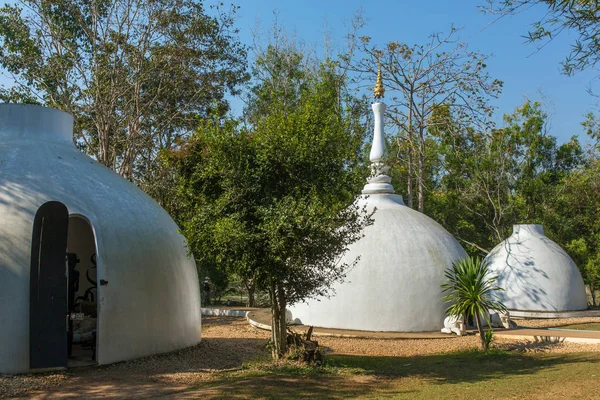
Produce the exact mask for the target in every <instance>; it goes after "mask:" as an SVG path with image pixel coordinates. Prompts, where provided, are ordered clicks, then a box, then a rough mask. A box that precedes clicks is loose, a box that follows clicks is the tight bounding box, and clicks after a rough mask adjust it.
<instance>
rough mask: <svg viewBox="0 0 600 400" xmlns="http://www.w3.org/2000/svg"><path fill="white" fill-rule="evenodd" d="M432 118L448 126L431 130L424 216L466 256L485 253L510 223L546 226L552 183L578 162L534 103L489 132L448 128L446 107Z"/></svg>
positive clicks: (577, 149)
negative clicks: (434, 158) (434, 156)
mask: <svg viewBox="0 0 600 400" xmlns="http://www.w3.org/2000/svg"><path fill="white" fill-rule="evenodd" d="M433 118H438V119H446V120H447V121H446V122H444V123H443V124H439V125H438V126H439V127H440V128H437V129H435V130H432V135H433V136H434V137H435V139H436V145H437V147H436V150H437V152H438V157H439V163H438V164H437V165H436V166H437V167H438V168H439V169H437V170H435V171H434V172H433V173H432V176H434V177H435V179H433V180H432V181H431V187H432V192H433V193H432V195H431V196H430V206H429V207H430V211H429V215H431V216H432V217H434V218H435V219H436V220H438V221H440V223H442V225H444V226H445V227H446V228H447V229H448V230H449V231H450V232H452V233H453V234H454V235H455V236H457V237H458V238H459V239H460V240H462V241H463V242H465V243H467V244H469V247H467V250H468V251H470V252H471V253H472V254H473V253H479V252H484V253H485V252H487V251H489V250H490V249H491V248H492V247H494V246H495V245H496V244H497V243H498V242H500V241H502V240H503V239H504V238H505V237H506V236H507V235H508V234H509V232H510V230H511V227H512V225H513V224H515V223H525V222H529V223H547V222H548V221H549V216H550V212H551V210H552V209H553V207H552V204H553V202H554V201H555V198H556V193H557V190H556V189H557V186H558V185H560V184H561V182H562V181H563V179H564V178H565V177H566V176H568V174H569V173H570V172H571V171H574V170H576V169H577V168H579V167H580V166H581V164H582V159H583V151H582V148H581V146H580V144H579V142H578V140H577V139H576V138H572V139H571V141H569V142H566V143H564V144H562V145H558V144H557V142H556V138H555V137H553V136H552V135H549V134H548V132H546V129H545V125H546V119H547V116H546V115H545V113H544V112H543V111H542V109H541V105H540V104H539V103H536V102H529V101H527V102H525V104H523V106H521V107H518V108H517V109H516V110H515V112H514V113H513V114H508V115H506V116H505V118H504V122H505V126H504V127H503V128H501V129H495V130H492V131H491V132H490V133H485V132H481V131H478V130H477V129H475V128H472V127H471V128H466V129H465V128H461V127H460V125H458V124H454V123H453V117H452V114H451V113H450V111H449V109H448V108H446V107H439V108H438V109H437V110H436V113H435V114H434V116H433ZM459 130H461V131H459ZM457 131H459V132H457ZM550 231H551V232H552V230H550Z"/></svg>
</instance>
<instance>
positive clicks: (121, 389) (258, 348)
mask: <svg viewBox="0 0 600 400" xmlns="http://www.w3.org/2000/svg"><path fill="white" fill-rule="evenodd" d="M555 323H556V324H561V322H560V321H558V322H555ZM546 324H547V323H546ZM555 326H556V325H555ZM268 337H269V332H267V331H263V330H258V329H255V328H252V327H250V326H249V325H248V324H247V322H246V321H245V319H244V318H228V317H204V318H203V333H202V342H201V343H200V344H199V345H198V346H195V347H193V348H188V349H184V350H181V351H178V352H175V353H170V354H166V355H162V356H155V357H148V358H144V359H140V360H134V361H130V362H125V363H120V364H116V365H111V366H106V367H94V368H88V369H84V370H70V371H68V372H66V373H55V374H44V375H19V376H2V375H0V397H19V396H20V398H33V399H50V398H52V399H73V398H85V399H94V398H103V399H117V398H118V399H123V398H127V399H132V398H153V397H168V398H177V397H178V394H180V395H183V392H184V391H187V390H189V389H190V388H193V387H202V386H203V384H205V383H206V384H208V383H210V382H211V381H215V380H216V379H218V375H219V374H217V373H215V372H219V371H227V370H229V369H237V368H240V367H241V366H242V363H243V362H244V361H247V360H253V359H258V358H260V357H265V352H264V350H263V347H264V345H265V343H266V340H267V339H268ZM318 340H319V343H320V344H321V345H322V346H324V347H325V348H326V350H327V351H328V352H330V353H338V354H354V355H372V356H394V357H406V356H416V355H427V354H436V353H443V352H451V351H455V350H464V349H470V348H473V347H476V346H477V345H478V340H479V339H478V338H477V337H475V336H464V337H460V338H459V337H455V338H452V339H446V340H439V339H431V340H426V339H421V340H389V339H388V340H385V339H353V338H334V337H320V338H318ZM497 344H498V346H500V347H502V348H508V349H514V348H519V349H522V350H526V351H544V352H573V351H600V345H583V344H573V343H564V344H558V345H548V344H531V343H525V342H515V341H510V340H503V339H499V340H498V342H497ZM215 384H216V382H215ZM236 384H237V383H236ZM203 390H208V391H209V392H214V390H220V389H217V388H212V389H203ZM223 390H225V389H223ZM186 395H187V394H186Z"/></svg>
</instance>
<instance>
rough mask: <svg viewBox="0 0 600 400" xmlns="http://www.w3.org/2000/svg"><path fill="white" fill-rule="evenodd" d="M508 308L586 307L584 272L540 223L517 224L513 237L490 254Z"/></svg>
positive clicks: (544, 309) (534, 309) (551, 309)
mask: <svg viewBox="0 0 600 400" xmlns="http://www.w3.org/2000/svg"><path fill="white" fill-rule="evenodd" d="M486 260H487V261H488V262H489V263H490V273H491V274H493V275H498V286H500V287H501V288H503V289H504V291H503V292H499V296H500V298H501V299H502V300H503V302H504V305H506V307H507V308H508V309H509V310H518V311H576V310H584V309H586V308H587V300H586V294H585V285H584V283H583V279H582V278H581V273H580V272H579V270H578V269H577V266H576V265H575V263H574V262H573V260H572V259H571V257H569V255H568V254H567V253H566V252H565V251H564V250H563V249H562V248H561V247H560V246H559V245H557V244H556V243H554V242H553V241H552V240H550V239H548V238H547V237H546V236H545V235H544V230H543V228H542V226H541V225H514V226H513V233H512V235H511V236H510V237H508V238H507V239H506V240H504V241H503V242H502V243H500V244H499V245H498V246H496V247H494V249H493V250H492V251H491V252H490V254H488V256H487V257H486Z"/></svg>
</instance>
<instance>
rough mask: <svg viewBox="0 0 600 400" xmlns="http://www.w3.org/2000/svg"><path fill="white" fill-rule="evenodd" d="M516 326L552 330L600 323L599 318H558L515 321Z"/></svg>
mask: <svg viewBox="0 0 600 400" xmlns="http://www.w3.org/2000/svg"><path fill="white" fill-rule="evenodd" d="M514 321H515V322H516V323H517V325H519V326H522V327H527V328H554V327H559V326H564V325H572V324H585V323H588V322H600V317H588V318H560V319H515V320H514Z"/></svg>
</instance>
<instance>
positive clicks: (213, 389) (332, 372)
mask: <svg viewBox="0 0 600 400" xmlns="http://www.w3.org/2000/svg"><path fill="white" fill-rule="evenodd" d="M599 363H600V353H565V354H552V353H520V352H491V353H488V354H481V353H479V352H477V351H469V352H459V353H451V354H444V355H431V356H422V357H368V356H344V355H335V356H329V357H328V359H327V366H326V367H325V368H323V369H320V370H319V369H311V368H306V367H301V366H295V365H290V364H283V365H279V366H274V365H273V364H268V363H267V364H256V363H255V364H249V365H247V368H245V369H243V370H241V371H232V372H227V373H223V374H222V375H221V376H220V377H219V378H217V379H216V380H214V381H213V382H212V383H211V384H210V387H208V388H207V387H206V386H203V387H197V388H195V389H193V390H192V391H191V392H189V394H190V395H193V397H194V398H195V397H196V396H197V395H201V397H203V398H223V396H226V397H227V398H234V399H235V398H238V399H243V398H261V399H276V398H277V399H296V398H314V399H320V398H330V399H348V398H361V399H382V398H383V399H386V398H389V399H392V398H393V399H465V398H468V399H506V398H508V399H510V398H513V399H521V398H527V399H548V398H553V399H563V398H564V399H587V398H590V399H592V398H594V399H595V398H598V397H599V396H600V395H599V393H600V379H599V378H600V369H599V368H598V367H599V365H598V364H599Z"/></svg>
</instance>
